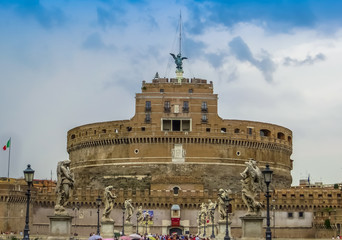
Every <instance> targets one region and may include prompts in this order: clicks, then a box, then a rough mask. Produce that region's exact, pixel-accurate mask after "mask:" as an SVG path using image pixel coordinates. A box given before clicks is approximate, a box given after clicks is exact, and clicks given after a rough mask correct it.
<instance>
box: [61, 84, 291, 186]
mask: <svg viewBox="0 0 342 240" xmlns="http://www.w3.org/2000/svg"><path fill="white" fill-rule="evenodd" d="M213 87H214V86H213V83H212V82H210V83H207V80H203V79H195V78H193V79H186V78H182V79H181V81H178V79H166V78H155V79H153V80H152V83H146V82H145V81H143V83H142V88H141V89H142V93H138V94H136V108H135V109H136V111H135V112H136V113H135V116H134V117H133V118H132V119H130V120H122V121H112V122H102V123H93V124H88V125H84V126H80V127H76V128H74V129H71V130H70V131H69V132H68V143H67V150H68V153H69V156H70V160H71V170H72V171H73V172H74V174H75V179H76V181H77V182H76V184H77V186H78V187H81V188H83V187H86V186H90V187H94V188H104V187H105V186H108V185H113V186H114V187H116V188H118V189H119V188H140V189H149V190H170V191H171V190H173V189H179V190H189V191H190V190H204V189H208V190H211V189H217V188H231V189H232V190H233V191H234V192H237V191H240V190H241V186H240V184H239V183H240V179H241V176H240V172H242V171H243V169H244V168H245V164H244V163H245V162H246V161H248V159H249V158H254V159H256V160H257V161H258V165H259V166H260V167H264V166H265V164H266V163H269V164H270V167H271V168H272V169H273V171H274V186H275V187H276V188H288V187H290V186H291V182H292V178H291V170H292V160H291V159H290V156H291V153H292V132H291V131H290V130H289V129H287V128H284V127H281V126H277V125H274V124H269V123H262V122H254V121H242V120H227V119H222V118H221V117H219V116H218V114H217V104H218V103H217V94H214V93H213Z"/></svg>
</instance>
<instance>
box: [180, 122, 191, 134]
mask: <svg viewBox="0 0 342 240" xmlns="http://www.w3.org/2000/svg"><path fill="white" fill-rule="evenodd" d="M182 130H183V131H185V132H190V120H182Z"/></svg>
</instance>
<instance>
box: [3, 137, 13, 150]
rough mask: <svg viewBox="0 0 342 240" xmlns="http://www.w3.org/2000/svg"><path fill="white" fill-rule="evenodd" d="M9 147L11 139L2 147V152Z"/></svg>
mask: <svg viewBox="0 0 342 240" xmlns="http://www.w3.org/2000/svg"><path fill="white" fill-rule="evenodd" d="M10 146H11V139H8V141H7V144H6V145H5V146H3V148H2V149H3V150H4V151H6V149H7V148H9V147H10Z"/></svg>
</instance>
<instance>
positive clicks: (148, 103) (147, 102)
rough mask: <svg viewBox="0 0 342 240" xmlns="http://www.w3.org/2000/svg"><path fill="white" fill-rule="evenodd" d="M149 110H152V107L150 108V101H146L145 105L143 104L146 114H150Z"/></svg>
mask: <svg viewBox="0 0 342 240" xmlns="http://www.w3.org/2000/svg"><path fill="white" fill-rule="evenodd" d="M151 109H152V107H151V101H146V103H145V111H146V112H150V111H151Z"/></svg>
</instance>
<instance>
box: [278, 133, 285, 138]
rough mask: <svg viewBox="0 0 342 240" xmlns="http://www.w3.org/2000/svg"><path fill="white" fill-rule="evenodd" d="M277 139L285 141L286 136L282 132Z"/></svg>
mask: <svg viewBox="0 0 342 240" xmlns="http://www.w3.org/2000/svg"><path fill="white" fill-rule="evenodd" d="M277 138H278V139H281V140H285V134H284V133H282V132H278V133H277Z"/></svg>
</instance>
